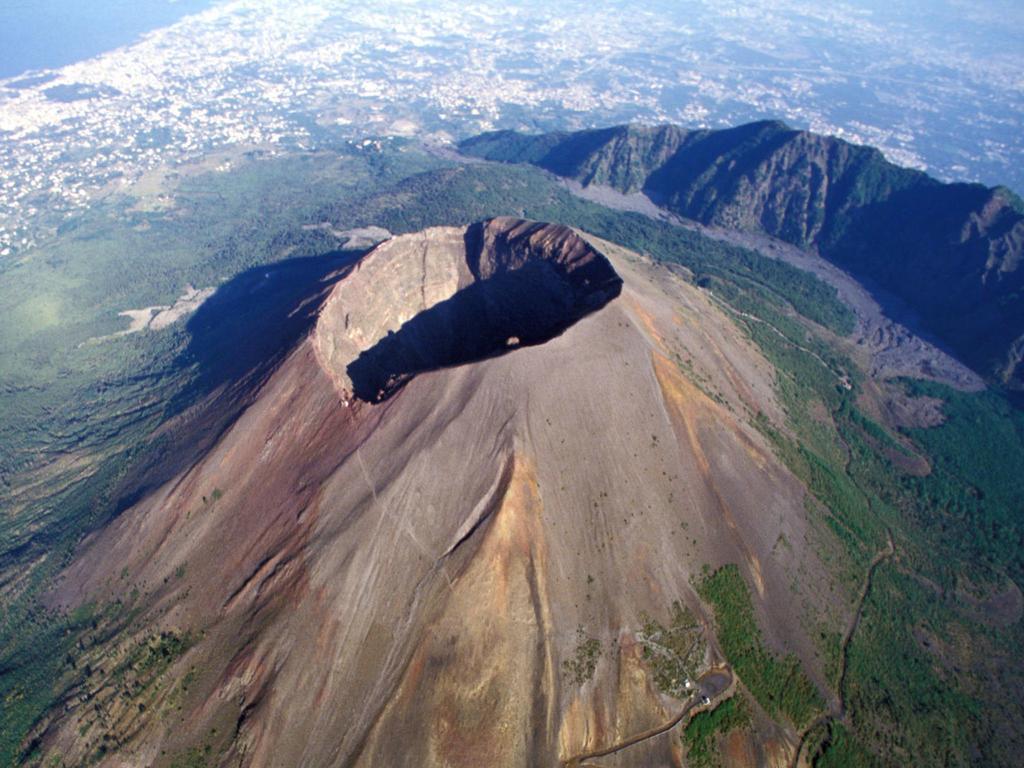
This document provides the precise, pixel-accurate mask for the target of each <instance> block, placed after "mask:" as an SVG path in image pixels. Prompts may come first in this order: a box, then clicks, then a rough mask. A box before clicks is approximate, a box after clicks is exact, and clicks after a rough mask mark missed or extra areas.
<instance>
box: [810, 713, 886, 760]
mask: <svg viewBox="0 0 1024 768" xmlns="http://www.w3.org/2000/svg"><path fill="white" fill-rule="evenodd" d="M875 765H878V759H877V758H876V757H875V756H874V755H872V754H871V753H870V752H868V751H867V750H866V749H864V747H862V746H861V745H860V744H859V743H858V742H857V741H856V740H855V739H854V738H853V736H852V735H851V734H850V732H849V731H848V730H847V729H846V728H845V727H844V726H842V725H840V724H839V723H834V724H833V725H832V727H831V728H830V729H829V735H828V741H827V743H826V744H825V748H824V750H823V751H822V753H821V755H819V756H818V757H817V758H816V759H815V760H814V768H871V766H875Z"/></svg>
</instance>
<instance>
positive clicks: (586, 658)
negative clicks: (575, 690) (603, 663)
mask: <svg viewBox="0 0 1024 768" xmlns="http://www.w3.org/2000/svg"><path fill="white" fill-rule="evenodd" d="M600 657H601V643H600V642H599V641H598V640H597V638H595V637H589V636H588V635H587V633H586V631H585V630H584V629H583V626H582V625H580V626H578V627H577V628H576V651H575V653H574V654H573V657H572V658H571V659H565V660H564V661H563V662H562V671H563V672H565V674H566V676H567V677H568V678H569V679H570V680H572V681H573V682H574V683H576V684H577V685H583V684H584V683H587V682H590V681H591V680H592V679H593V678H594V671H595V670H596V669H597V662H598V659H599V658H600Z"/></svg>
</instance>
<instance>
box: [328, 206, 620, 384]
mask: <svg viewBox="0 0 1024 768" xmlns="http://www.w3.org/2000/svg"><path fill="white" fill-rule="evenodd" d="M621 288H622V280H621V278H620V277H619V276H618V274H616V272H615V270H614V268H613V267H612V265H611V264H610V263H609V261H608V259H607V258H605V256H604V255H603V254H602V253H600V252H599V251H598V250H596V249H595V248H594V247H593V246H591V245H590V244H588V243H587V242H586V241H584V240H583V239H582V238H581V237H580V236H579V235H577V234H576V233H575V232H574V231H573V230H572V229H570V228H569V227H565V226H561V225H557V224H544V223H540V222H533V221H526V220H522V219H514V218H496V219H490V220H488V221H484V222H479V223H476V224H472V225H470V226H468V227H465V228H454V227H442V228H435V229H428V230H424V231H423V232H419V233H416V234H412V235H403V236H400V237H396V238H393V239H391V240H389V241H388V242H386V243H383V244H382V245H380V246H378V247H377V248H376V249H374V250H373V251H371V252H370V253H369V254H367V256H366V257H365V258H364V259H363V261H362V262H360V264H359V266H358V267H357V269H356V270H354V271H353V273H352V274H351V275H350V276H349V277H347V278H346V279H345V280H343V281H342V282H341V283H339V284H338V285H337V286H336V287H335V288H334V290H333V292H332V294H331V297H330V298H329V299H328V301H327V303H326V304H325V306H324V309H323V310H322V312H321V317H320V320H319V321H318V323H317V328H316V332H315V334H314V345H315V348H316V350H317V355H318V359H319V360H320V362H321V365H323V366H324V368H325V369H326V370H327V371H328V372H329V373H330V374H331V375H332V377H333V378H334V381H335V383H336V385H337V386H338V388H339V390H340V391H341V392H342V395H343V397H344V398H345V399H346V400H349V399H352V398H357V399H359V400H363V401H365V402H371V403H376V402H381V401H382V400H386V399H387V398H388V397H390V396H392V395H393V394H394V393H395V392H397V391H398V390H399V389H400V388H401V387H402V385H404V384H405V383H406V382H407V381H409V380H410V379H411V378H412V377H413V376H415V375H416V374H418V373H422V372H425V371H431V370H436V369H439V368H445V367H450V366H456V365H463V364H465V363H471V362H475V361H478V360H483V359H486V358H489V357H493V356H496V355H500V354H506V353H508V352H510V351H512V350H515V349H517V348H519V347H523V346H530V345H535V344H542V343H544V342H546V341H548V340H550V339H552V338H554V337H556V336H558V335H560V334H561V333H562V332H564V331H565V330H566V329H567V328H569V327H570V326H571V325H573V324H574V323H576V322H577V321H578V320H580V319H581V318H583V317H584V316H586V315H588V314H590V313H591V312H594V311H596V310H598V309H600V308H601V307H603V306H604V305H605V304H607V303H608V302H609V301H611V300H612V299H614V298H615V297H616V296H618V295H619V292H620V291H621Z"/></svg>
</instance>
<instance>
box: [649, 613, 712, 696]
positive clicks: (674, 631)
mask: <svg viewBox="0 0 1024 768" xmlns="http://www.w3.org/2000/svg"><path fill="white" fill-rule="evenodd" d="M671 616H672V620H671V622H670V624H669V626H668V628H667V629H666V628H665V627H663V626H662V625H661V624H659V623H658V622H657V621H655V620H654V619H652V618H651V617H650V616H644V617H643V630H642V631H641V632H639V633H637V640H638V642H639V643H640V644H641V646H643V654H644V661H646V662H647V665H648V666H649V667H650V668H651V672H652V673H653V675H654V683H655V685H656V686H657V687H658V690H659V691H661V692H662V693H666V694H668V695H669V696H674V697H675V698H677V699H685V698H687V697H688V696H689V695H690V690H689V688H687V685H686V684H687V681H689V682H691V683H694V681H696V679H697V676H698V674H699V672H700V668H701V666H702V665H703V663H704V654H705V652H706V651H707V641H706V640H705V638H704V630H703V628H702V627H701V626H700V623H699V622H698V621H697V618H696V617H695V616H694V615H693V611H691V610H690V609H689V608H686V607H684V606H683V605H682V603H680V602H679V601H678V600H677V601H675V602H673V603H672V613H671Z"/></svg>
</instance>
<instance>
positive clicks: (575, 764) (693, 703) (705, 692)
mask: <svg viewBox="0 0 1024 768" xmlns="http://www.w3.org/2000/svg"><path fill="white" fill-rule="evenodd" d="M734 681H735V678H734V677H733V674H732V669H731V668H730V667H728V666H722V667H718V668H715V669H712V670H709V671H708V672H705V673H704V675H702V676H701V677H700V679H699V680H698V681H697V683H698V687H697V692H696V693H694V695H693V696H692V697H690V700H689V701H688V702H687V704H686V705H685V706H684V707H683V709H682V710H681V711H680V712H679V714H677V715H676V716H675V717H673V718H672V719H671V720H669V721H668V722H667V723H663V724H662V725H658V726H655V727H654V728H650V729H648V730H646V731H641V732H640V733H637V734H634V735H632V736H629V737H627V738H625V739H623V740H622V741H619V742H616V743H615V744H612V745H611V746H610V747H602V748H600V749H592V750H590V751H589V752H581V753H580V754H578V755H574V756H572V757H570V758H569V759H568V760H563V761H562V766H564V768H586V766H587V765H588V764H587V763H584V762H583V761H584V760H591V759H593V758H595V757H607V756H608V755H613V754H615V753H616V752H621V751H622V750H624V749H626V748H628V747H632V746H634V745H635V744H639V743H640V742H642V741H647V740H648V739H653V738H655V737H656V736H660V735H661V734H663V733H667V732H668V731H670V730H672V729H673V728H675V727H676V726H677V725H679V723H681V722H682V721H683V719H684V718H685V717H686V715H687V714H689V713H690V712H691V711H692V710H693V709H694V708H696V707H698V706H700V703H699V702H700V699H699V698H697V697H698V696H707V697H708V698H709V699H711V700H712V701H714V700H715V699H717V698H719V697H720V696H722V695H723V694H724V693H726V692H727V691H728V690H729V689H730V688H731V687H732V685H733V682H734ZM705 706H706V705H705ZM592 768H598V767H597V766H592Z"/></svg>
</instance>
